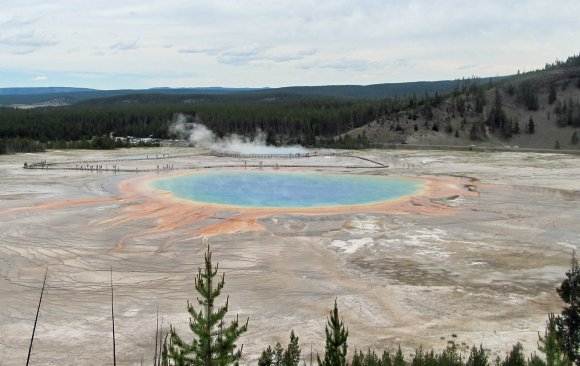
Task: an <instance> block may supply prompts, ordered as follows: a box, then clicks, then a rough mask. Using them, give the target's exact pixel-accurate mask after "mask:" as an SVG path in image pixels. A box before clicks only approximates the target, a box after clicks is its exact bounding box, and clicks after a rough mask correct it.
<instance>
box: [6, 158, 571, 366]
mask: <svg viewBox="0 0 580 366" xmlns="http://www.w3.org/2000/svg"><path fill="white" fill-rule="evenodd" d="M196 152H199V151H197V150H194V149H176V148H175V149H169V148H164V149H156V150H151V149H147V150H138V149H131V150H119V151H110V152H87V151H67V152H49V153H45V154H24V155H12V156H2V157H0V354H1V355H2V358H1V359H0V364H2V365H21V364H23V363H24V360H25V359H26V353H27V350H28V342H29V340H30V335H31V331H32V325H33V322H34V316H35V312H36V305H37V302H38V297H39V294H40V287H41V285H42V277H43V273H44V268H45V267H46V266H48V281H47V282H48V285H47V290H46V293H45V296H44V299H43V305H42V311H41V314H40V318H39V327H38V329H37V334H36V340H35V343H34V352H33V356H32V364H43V365H100V364H107V363H111V358H112V357H111V355H112V349H111V332H110V298H109V270H110V268H111V266H112V267H113V269H114V274H113V278H114V282H115V292H116V299H115V313H116V329H117V353H118V362H119V364H123V365H137V364H140V361H141V359H142V357H143V359H144V364H150V363H151V360H152V358H153V348H154V342H155V341H154V334H155V313H156V310H157V308H158V307H159V313H160V315H161V316H163V322H164V324H165V325H167V324H169V323H171V324H174V325H176V326H177V328H178V329H179V330H180V333H182V334H186V333H187V332H186V326H187V321H188V316H187V313H186V310H185V307H186V301H187V299H190V300H194V298H195V295H196V294H195V293H194V290H193V279H194V276H195V274H196V272H197V268H198V266H200V265H201V263H202V261H203V251H204V249H205V248H204V247H203V245H202V239H201V238H200V237H195V236H192V235H191V234H187V233H186V231H187V229H188V228H187V227H181V228H177V229H175V230H173V231H171V232H167V233H157V234H154V233H151V234H147V235H139V234H140V233H142V232H144V231H146V230H147V229H150V228H151V227H153V226H154V225H155V221H156V220H155V219H139V220H130V221H126V222H115V224H112V223H111V224H108V223H107V221H106V220H108V219H111V218H115V217H118V216H120V215H122V214H123V213H124V212H126V210H127V209H130V208H131V207H132V206H134V205H136V204H137V203H139V202H135V200H106V199H107V198H116V197H118V196H119V195H120V193H119V192H118V190H117V185H118V183H119V182H121V181H123V180H126V179H129V178H133V177H135V176H137V175H141V174H143V173H120V174H113V173H95V172H87V171H84V172H81V171H62V170H55V171H51V170H24V169H22V168H21V166H22V164H23V163H24V161H29V162H30V161H40V160H47V161H49V162H52V161H69V162H70V163H69V164H68V165H66V166H72V167H74V166H76V165H77V164H78V163H77V161H78V160H87V159H111V158H116V157H127V156H139V157H142V155H143V154H147V155H151V156H153V155H155V154H169V156H170V159H167V160H145V161H144V160H135V161H122V162H117V163H116V164H117V165H119V166H121V167H139V168H140V169H143V168H146V167H148V168H155V167H156V166H157V165H161V166H163V165H164V164H172V165H173V166H174V167H175V168H195V167H201V166H207V165H227V164H242V163H243V161H237V160H236V159H224V158H215V157H208V156H190V154H193V153H196ZM357 154H359V155H361V156H364V157H367V158H371V159H375V160H378V161H381V162H384V163H387V164H389V165H390V168H388V169H383V170H376V169H372V168H371V166H372V164H371V163H369V162H365V161H363V160H356V159H352V158H344V157H340V158H339V157H317V158H310V159H309V160H308V161H304V163H307V164H311V165H313V166H322V165H337V166H347V165H352V164H357V165H365V164H366V166H368V169H351V168H303V169H300V168H293V169H294V170H307V171H314V170H322V171H333V172H342V171H345V172H355V173H357V174H365V173H368V174H389V175H404V176H415V175H433V176H458V177H461V176H466V177H472V178H476V179H478V180H479V181H480V182H481V184H480V187H479V190H480V194H479V195H478V196H467V195H466V196H461V197H459V198H456V199H454V200H451V201H449V202H447V204H449V205H452V206H456V207H457V209H458V210H457V211H454V213H452V214H450V215H443V216H427V215H422V214H417V213H411V214H407V215H391V214H376V213H372V214H371V213H365V212H358V213H340V212H339V213H337V214H335V215H300V214H291V215H290V214H277V215H272V216H269V217H266V218H263V219H261V221H260V223H261V224H262V225H263V226H264V227H265V228H266V229H267V230H263V231H246V232H240V233H235V234H222V235H216V236H213V237H211V238H210V243H211V245H212V250H213V252H214V260H215V261H218V262H220V268H221V270H223V271H225V272H226V287H225V289H224V293H226V294H229V295H230V315H233V314H236V313H238V314H239V315H240V318H242V319H245V318H246V317H249V318H250V322H249V331H248V332H247V333H246V334H245V335H244V336H243V337H242V339H241V343H243V344H244V363H245V364H251V363H255V360H256V358H257V356H258V354H259V352H260V351H261V350H262V349H263V348H265V347H266V346H267V345H269V344H273V343H275V342H276V341H281V342H283V343H284V344H285V343H287V339H288V336H289V332H290V329H294V330H295V332H296V333H297V335H298V336H299V337H300V343H301V345H302V349H303V355H305V356H306V359H307V360H309V353H310V346H311V344H312V348H313V350H314V352H317V351H318V352H323V351H324V325H325V322H326V317H327V314H328V310H330V309H331V307H332V304H333V301H334V299H335V298H336V299H337V302H338V305H339V310H340V312H341V314H342V316H343V318H344V322H345V323H346V325H347V326H348V328H349V332H350V336H349V349H350V350H353V349H354V348H355V347H356V348H359V349H361V348H362V349H366V348H367V347H372V348H375V349H377V350H380V351H382V350H383V349H384V348H388V349H394V348H395V347H396V346H397V345H398V344H401V346H402V348H403V349H404V350H405V353H406V354H409V353H410V352H411V349H412V348H414V347H416V346H419V345H423V346H424V347H425V348H431V347H434V348H436V349H441V348H443V347H445V346H446V345H447V342H448V341H454V342H455V343H456V344H458V345H459V346H460V347H462V348H463V349H465V347H467V346H470V345H473V344H480V343H481V344H483V346H484V347H486V348H490V349H492V350H494V351H498V352H499V354H500V355H503V354H504V353H505V351H506V350H508V349H509V348H510V347H511V345H512V344H514V343H515V342H517V341H520V342H522V343H523V344H524V346H525V348H526V351H527V352H531V351H532V350H534V349H535V348H536V341H537V332H538V331H539V330H543V327H544V322H545V320H546V317H547V316H546V315H547V313H548V312H557V311H559V309H560V308H561V304H560V302H559V300H558V297H557V295H556V292H555V288H556V286H557V285H558V284H559V282H560V281H561V280H562V279H563V276H564V273H565V271H566V269H567V267H568V262H569V259H570V253H571V250H572V249H573V248H576V249H578V247H580V225H578V217H580V192H579V189H580V183H579V182H580V158H579V157H574V156H567V155H558V154H526V153H515V152H512V153H466V152H441V151H437V152H433V151H400V150H393V151H389V150H383V151H378V150H372V151H366V152H360V153H357ZM182 155H188V156H182ZM179 156H181V157H179ZM354 160H356V161H354ZM273 162H278V163H279V164H280V165H281V166H282V165H284V164H287V163H289V162H288V161H287V160H280V161H268V163H273ZM250 163H252V164H253V163H257V162H255V161H254V162H250ZM292 163H296V162H292ZM99 164H103V165H107V166H111V165H112V163H110V162H107V163H99ZM222 169H226V168H222ZM250 169H254V168H250ZM265 169H268V168H265ZM457 180H458V182H461V178H457ZM94 198H103V199H104V200H103V202H102V203H98V204H86V205H70V204H64V205H53V206H50V207H44V208H42V209H38V208H35V207H36V206H38V205H43V204H50V203H55V202H56V203H58V202H61V201H63V200H68V199H94ZM22 207H25V208H26V207H28V208H30V209H24V210H19V209H17V208H22ZM11 209H16V210H12V211H8V210H11ZM224 214H225V213H224ZM213 219H217V218H215V217H214V218H213ZM202 224H203V223H202ZM121 239H124V240H125V241H124V244H125V245H124V246H123V248H122V249H121V250H115V248H116V245H117V243H118V242H119V241H120V240H121ZM224 300H225V296H224ZM452 334H455V335H456V337H453V336H452Z"/></svg>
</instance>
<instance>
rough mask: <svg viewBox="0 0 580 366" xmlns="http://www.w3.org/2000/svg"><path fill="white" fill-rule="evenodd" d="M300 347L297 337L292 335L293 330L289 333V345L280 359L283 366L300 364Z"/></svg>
mask: <svg viewBox="0 0 580 366" xmlns="http://www.w3.org/2000/svg"><path fill="white" fill-rule="evenodd" d="M300 352H301V351H300V346H299V345H298V337H296V335H295V334H294V330H292V331H291V332H290V343H288V347H287V348H286V350H285V351H284V356H283V358H282V360H283V361H282V365H283V366H298V363H299V362H300Z"/></svg>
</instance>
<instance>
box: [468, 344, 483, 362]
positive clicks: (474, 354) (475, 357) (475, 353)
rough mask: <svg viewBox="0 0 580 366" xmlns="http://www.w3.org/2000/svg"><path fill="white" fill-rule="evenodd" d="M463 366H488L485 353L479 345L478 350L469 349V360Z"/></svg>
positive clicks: (475, 348)
mask: <svg viewBox="0 0 580 366" xmlns="http://www.w3.org/2000/svg"><path fill="white" fill-rule="evenodd" d="M465 366H489V359H488V358H487V353H485V350H484V349H483V346H482V345H481V344H480V345H479V348H477V347H475V346H473V347H471V352H470V353H469V358H468V359H467V362H466V363H465Z"/></svg>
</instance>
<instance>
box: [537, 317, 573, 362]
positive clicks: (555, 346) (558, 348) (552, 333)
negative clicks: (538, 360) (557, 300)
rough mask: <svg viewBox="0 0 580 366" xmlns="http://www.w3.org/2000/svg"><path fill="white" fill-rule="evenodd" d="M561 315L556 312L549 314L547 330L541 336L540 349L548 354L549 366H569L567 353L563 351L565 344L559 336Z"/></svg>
mask: <svg viewBox="0 0 580 366" xmlns="http://www.w3.org/2000/svg"><path fill="white" fill-rule="evenodd" d="M559 322H560V317H557V316H555V315H554V314H548V321H547V322H546V332H545V333H544V336H543V337H542V336H540V335H538V336H539V338H540V339H539V342H538V349H539V350H540V352H542V353H543V354H544V355H546V365H547V366H567V365H568V364H569V362H568V359H567V357H566V355H565V354H563V353H562V349H563V344H562V340H561V338H560V337H559V336H558V332H557V331H558V329H557V327H558V323H559Z"/></svg>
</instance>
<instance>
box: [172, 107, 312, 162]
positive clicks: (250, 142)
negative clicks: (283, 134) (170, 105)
mask: <svg viewBox="0 0 580 366" xmlns="http://www.w3.org/2000/svg"><path fill="white" fill-rule="evenodd" d="M169 132H170V133H171V134H175V135H177V136H179V138H181V139H185V140H188V141H189V142H191V143H192V144H194V146H196V147H203V148H206V149H209V150H213V151H217V152H222V153H234V154H236V153H237V154H297V153H305V152H306V151H305V150H304V148H303V147H302V146H300V145H293V146H284V147H278V146H268V145H266V134H265V133H264V132H263V131H257V133H256V136H254V137H253V138H249V137H244V136H239V135H236V134H231V135H228V136H225V137H223V138H219V137H217V136H216V135H215V133H213V132H212V131H211V130H209V129H208V128H207V127H205V125H203V124H201V123H200V121H199V119H198V118H197V117H196V118H195V119H194V118H191V117H189V116H186V115H184V114H181V113H180V114H176V115H175V116H174V117H173V121H172V123H171V125H170V126H169Z"/></svg>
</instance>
